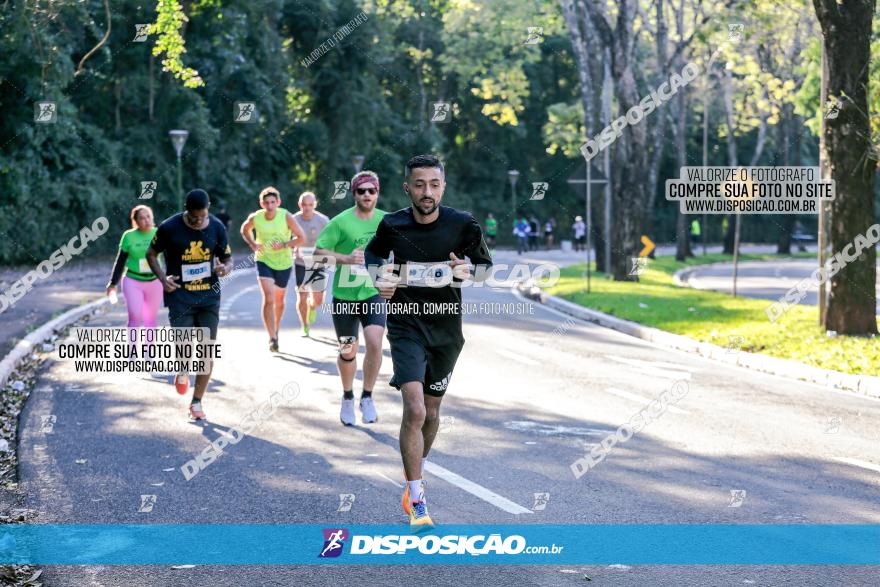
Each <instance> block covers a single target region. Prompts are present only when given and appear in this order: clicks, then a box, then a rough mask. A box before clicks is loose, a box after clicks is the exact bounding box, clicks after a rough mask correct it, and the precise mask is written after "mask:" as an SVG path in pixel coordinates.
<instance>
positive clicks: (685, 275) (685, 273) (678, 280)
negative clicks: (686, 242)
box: [672, 261, 733, 291]
mask: <svg viewBox="0 0 880 587" xmlns="http://www.w3.org/2000/svg"><path fill="white" fill-rule="evenodd" d="M732 263H733V261H718V262H716V263H706V264H705V265H694V266H692V267H685V268H684V269H679V270H678V271H676V272H675V273H673V274H672V283H674V284H675V285H677V286H679V287H692V286H691V284H690V279H691V273H693V272H694V271H697V270H699V269H709V268H710V267H719V266H721V265H731V264H732ZM693 289H696V288H693ZM709 291H711V290H709Z"/></svg>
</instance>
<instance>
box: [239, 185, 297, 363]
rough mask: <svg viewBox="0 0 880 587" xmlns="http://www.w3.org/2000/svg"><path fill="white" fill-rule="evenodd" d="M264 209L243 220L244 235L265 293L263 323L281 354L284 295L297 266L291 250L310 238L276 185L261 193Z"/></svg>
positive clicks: (274, 349) (258, 280)
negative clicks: (279, 348)
mask: <svg viewBox="0 0 880 587" xmlns="http://www.w3.org/2000/svg"><path fill="white" fill-rule="evenodd" d="M260 208H262V209H261V210H257V211H256V212H254V213H253V214H251V215H250V216H248V217H247V220H245V221H244V223H242V225H241V237H242V238H243V239H244V242H246V243H247V244H248V246H249V247H250V248H251V250H252V251H253V252H254V259H255V260H256V262H257V282H258V283H259V284H260V290H261V291H262V293H263V312H262V314H263V325H265V327H266V331H267V332H268V333H269V350H270V351H271V352H273V353H277V352H278V332H279V330H280V329H281V317H282V316H283V315H284V297H285V295H286V294H287V282H288V281H290V272H291V270H292V268H293V256H292V254H291V249H292V248H293V247H295V246H296V245H298V244H299V245H301V244H302V243H303V242H305V240H306V237H305V234H304V233H303V231H302V229H301V228H300V227H299V224H297V223H296V220H294V218H293V214H291V213H290V212H288V211H287V210H286V209H284V208H282V207H281V194H280V193H279V192H278V190H277V189H275V188H274V187H272V186H269V187H267V188H266V189H264V190H263V191H262V192H260Z"/></svg>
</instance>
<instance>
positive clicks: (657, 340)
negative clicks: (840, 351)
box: [514, 282, 880, 398]
mask: <svg viewBox="0 0 880 587" xmlns="http://www.w3.org/2000/svg"><path fill="white" fill-rule="evenodd" d="M514 290H515V291H516V292H518V293H519V294H521V295H523V296H525V297H527V298H529V299H531V300H533V301H536V302H540V303H541V304H544V305H545V306H547V307H549V308H553V309H554V310H557V311H559V312H562V313H564V314H568V315H570V316H574V317H575V318H579V319H581V320H586V321H587V322H592V323H594V324H598V325H599V326H604V327H605V328H611V329H612V330H616V331H618V332H622V333H624V334H627V335H629V336H634V337H636V338H640V339H642V340H647V341H649V342H653V343H654V344H658V345H660V346H664V347H667V348H672V349H676V350H681V351H685V352H689V353H696V354H698V355H701V356H703V357H706V358H708V359H712V360H715V361H719V362H722V363H726V364H728V365H736V366H739V367H745V368H747V369H753V370H755V371H761V372H764V373H770V374H772V375H779V376H781V377H788V378H791V379H797V380H800V381H807V382H809V383H816V384H818V385H824V386H826V387H832V388H835V389H846V390H848V391H853V392H856V393H859V394H861V395H865V396H868V397H874V398H880V377H872V376H870V375H851V374H849V373H841V372H840V371H832V370H830V369H820V368H819V367H813V366H810V365H806V364H804V363H799V362H798V361H791V360H788V359H778V358H776V357H768V356H763V355H758V354H755V353H748V352H745V351H731V350H729V349H727V348H724V347H721V346H718V345H714V344H710V343H707V342H700V341H698V340H694V339H692V338H688V337H686V336H682V335H680V334H672V333H671V332H666V331H664V330H659V329H657V328H652V327H650V326H643V325H642V324H638V323H637V322H631V321H629V320H624V319H622V318H616V317H614V316H611V315H609V314H605V313H603V312H598V311H596V310H590V309H588V308H584V307H583V306H579V305H577V304H575V303H573V302H569V301H568V300H564V299H562V298H559V297H556V296H551V295H548V294H546V293H544V292H543V291H540V289H539V288H537V287H535V286H533V285H531V284H529V283H528V282H525V283H521V284H520V285H518V286H516V287H515V288H514Z"/></svg>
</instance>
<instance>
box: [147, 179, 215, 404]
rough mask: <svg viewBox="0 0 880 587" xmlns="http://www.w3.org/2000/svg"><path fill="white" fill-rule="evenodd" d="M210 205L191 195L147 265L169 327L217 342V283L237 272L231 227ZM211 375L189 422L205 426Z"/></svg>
mask: <svg viewBox="0 0 880 587" xmlns="http://www.w3.org/2000/svg"><path fill="white" fill-rule="evenodd" d="M210 207H211V199H210V198H209V197H208V193H207V192H206V191H205V190H200V189H195V190H192V191H191V192H189V193H188V194H187V195H186V206H185V209H184V211H183V212H181V213H179V214H175V215H174V216H172V217H171V218H168V219H167V220H165V221H164V222H163V223H162V224H160V225H159V227H158V228H157V229H156V234H155V236H153V241H152V242H151V243H150V247H149V248H148V249H147V254H146V257H147V263H148V264H149V265H150V269H152V270H153V273H154V274H155V275H156V277H158V278H159V282H160V283H161V284H162V287H163V288H164V289H165V306H166V307H167V308H168V321H169V322H170V323H171V326H173V327H176V328H199V327H201V328H207V329H208V330H209V331H210V333H211V341H215V340H217V326H218V325H219V323H220V287H219V286H218V285H217V284H218V279H217V278H218V277H223V276H224V275H227V274H228V273H230V272H231V271H232V254H231V252H230V250H229V242H228V237H227V234H226V227H225V226H223V223H222V222H220V221H219V220H218V219H217V218H216V217H215V216H212V215H211V214H208V208H210ZM159 253H165V267H166V269H167V274H166V271H165V270H163V269H162V266H161V265H160V264H159V260H158V255H159ZM211 364H212V362H211V361H208V369H207V370H208V372H207V373H203V374H199V375H196V385H195V388H194V389H193V396H192V401H191V402H190V405H189V414H190V417H191V418H192V419H194V420H204V419H205V412H204V410H203V409H202V396H204V395H205V390H206V389H208V382H209V381H210V380H211ZM174 385H175V387H176V388H177V393H179V394H181V395H183V394H185V393H186V392H187V391H188V390H189V374H188V373H179V374H178V375H177V376H176V377H175V380H174Z"/></svg>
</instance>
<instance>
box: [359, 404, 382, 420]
mask: <svg viewBox="0 0 880 587" xmlns="http://www.w3.org/2000/svg"><path fill="white" fill-rule="evenodd" d="M361 421H362V422H363V423H364V424H372V423H373V422H378V421H379V415H378V414H376V405H375V404H374V403H373V398H371V397H362V398H361Z"/></svg>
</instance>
